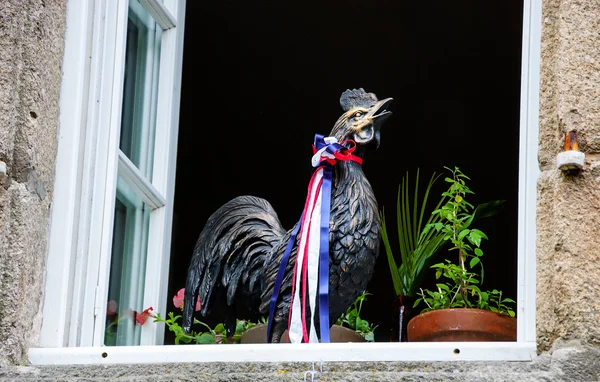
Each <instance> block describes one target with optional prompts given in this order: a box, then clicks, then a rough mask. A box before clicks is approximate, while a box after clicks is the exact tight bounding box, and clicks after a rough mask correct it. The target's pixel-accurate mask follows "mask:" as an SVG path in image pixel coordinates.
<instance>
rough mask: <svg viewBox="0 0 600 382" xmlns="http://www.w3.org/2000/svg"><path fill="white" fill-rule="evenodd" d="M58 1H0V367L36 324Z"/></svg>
mask: <svg viewBox="0 0 600 382" xmlns="http://www.w3.org/2000/svg"><path fill="white" fill-rule="evenodd" d="M66 2H67V1H66V0H2V1H0V365H3V364H7V363H17V364H19V363H21V364H22V363H25V362H26V350H27V348H28V347H29V346H30V345H31V344H35V343H36V335H37V333H39V329H40V325H41V311H42V297H43V285H44V284H43V283H44V268H45V258H46V247H47V242H48V231H49V216H50V207H51V201H52V188H53V184H54V173H55V168H54V166H55V159H56V145H57V130H58V116H59V107H58V101H59V92H60V85H61V77H62V73H61V61H62V57H63V45H64V30H65V27H64V26H65V16H66Z"/></svg>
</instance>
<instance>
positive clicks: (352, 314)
mask: <svg viewBox="0 0 600 382" xmlns="http://www.w3.org/2000/svg"><path fill="white" fill-rule="evenodd" d="M370 295H371V294H370V293H368V292H367V291H364V292H363V293H362V294H361V295H360V296H358V297H357V298H356V300H354V303H353V304H352V305H350V307H348V309H347V310H346V312H345V313H344V314H342V315H341V317H340V318H339V319H338V320H337V321H336V322H335V324H336V325H340V326H345V327H347V328H350V329H352V330H354V331H355V332H357V333H358V334H360V335H361V336H363V338H364V339H365V340H367V341H368V342H374V341H375V333H374V332H375V329H376V328H377V326H373V325H372V324H370V323H369V322H368V321H367V320H364V319H362V318H361V317H360V312H361V310H362V305H363V302H365V301H366V300H367V296H370Z"/></svg>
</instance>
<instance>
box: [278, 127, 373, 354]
mask: <svg viewBox="0 0 600 382" xmlns="http://www.w3.org/2000/svg"><path fill="white" fill-rule="evenodd" d="M346 142H351V143H352V146H351V147H350V148H346V147H344V146H342V144H344V143H346ZM355 149H356V143H355V142H354V141H351V140H348V141H343V142H341V143H338V142H337V139H336V138H335V137H325V136H323V135H321V134H315V140H314V143H313V153H314V155H313V157H312V159H311V164H312V166H313V168H314V171H313V174H312V177H311V179H310V183H309V185H308V195H307V197H306V202H305V204H304V211H303V212H302V216H301V217H300V220H299V222H298V224H296V226H295V228H294V231H293V232H292V235H291V237H290V241H289V242H288V245H287V247H286V250H285V252H284V254H283V256H282V258H281V263H280V265H279V271H278V273H277V277H276V278H275V285H274V290H273V295H272V296H271V301H270V305H269V321H268V326H267V342H270V340H271V325H272V322H273V316H274V313H275V304H276V302H277V298H278V297H279V291H280V289H281V283H282V280H283V275H284V273H285V268H286V266H287V263H288V261H289V257H290V253H291V251H292V247H293V246H294V243H295V242H296V238H297V237H298V236H299V238H300V242H299V245H298V253H297V256H296V263H295V264H294V274H293V278H292V301H291V307H290V314H289V323H288V333H289V337H290V342H292V343H300V342H319V339H318V336H317V333H316V330H315V325H314V312H315V308H316V303H317V300H318V302H319V323H320V332H321V342H330V340H329V215H330V212H331V185H332V177H333V166H334V165H335V164H336V163H337V161H338V160H341V161H348V160H352V161H355V162H357V163H359V164H362V159H361V158H360V157H357V156H356V155H353V154H352V152H353V151H354V150H355ZM307 293H308V295H309V297H308V299H307V296H306V295H307ZM317 293H318V299H317ZM307 300H308V305H309V307H310V312H311V317H310V323H311V325H310V333H309V332H308V329H307V328H308V326H307V323H306V308H307Z"/></svg>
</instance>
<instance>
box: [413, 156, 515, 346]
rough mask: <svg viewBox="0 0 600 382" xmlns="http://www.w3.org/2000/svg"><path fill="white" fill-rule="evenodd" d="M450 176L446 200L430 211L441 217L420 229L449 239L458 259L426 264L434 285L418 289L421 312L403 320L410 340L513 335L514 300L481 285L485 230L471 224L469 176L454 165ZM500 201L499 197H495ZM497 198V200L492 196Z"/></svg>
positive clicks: (503, 338) (510, 337)
mask: <svg viewBox="0 0 600 382" xmlns="http://www.w3.org/2000/svg"><path fill="white" fill-rule="evenodd" d="M446 169H447V170H449V171H450V172H451V174H452V177H451V178H450V177H448V178H446V179H445V180H446V182H448V183H449V184H450V187H449V189H448V191H446V192H444V193H443V194H442V196H445V197H446V199H445V203H444V204H443V205H442V206H441V208H438V209H436V210H435V211H433V214H434V215H437V216H439V217H440V221H438V222H435V223H431V224H428V225H426V226H425V230H424V232H428V231H430V230H435V231H436V232H438V233H442V234H443V240H444V241H445V242H449V243H451V247H450V249H449V250H450V251H451V252H456V254H457V257H456V259H457V262H456V263H453V262H452V261H450V260H445V261H444V262H441V263H437V264H434V265H432V266H431V268H433V269H435V271H436V274H435V276H436V279H438V280H439V279H443V280H444V282H439V283H437V284H436V288H437V289H436V290H421V291H420V292H419V293H417V294H418V295H419V296H420V298H419V299H417V301H416V302H415V304H414V306H415V307H416V306H418V305H419V304H420V303H424V304H425V305H426V307H425V308H424V309H423V310H422V312H421V314H419V315H417V316H415V317H414V318H413V319H412V320H410V322H409V323H408V331H407V334H408V340H409V341H515V340H516V318H515V312H514V310H513V308H512V307H511V306H512V304H514V300H512V299H510V298H506V297H504V296H503V295H502V292H501V291H498V290H496V289H493V290H491V291H485V290H483V289H482V288H481V285H482V283H483V278H484V268H483V263H482V257H483V250H482V249H481V242H482V240H483V239H486V240H487V236H486V235H485V234H484V233H483V232H482V231H481V230H479V229H477V228H473V227H472V226H471V224H472V223H473V221H474V220H475V219H476V217H477V208H474V206H473V205H472V204H470V203H469V202H467V200H466V198H467V197H468V195H470V194H473V191H471V190H470V189H469V187H468V185H467V181H468V180H470V178H469V177H467V176H466V175H465V174H463V173H462V172H461V170H460V169H459V168H458V167H455V168H454V169H450V168H448V167H446ZM499 202H500V201H499ZM495 203H496V204H497V203H498V202H495Z"/></svg>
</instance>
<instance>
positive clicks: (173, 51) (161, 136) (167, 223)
mask: <svg viewBox="0 0 600 382" xmlns="http://www.w3.org/2000/svg"><path fill="white" fill-rule="evenodd" d="M140 3H141V4H142V5H143V6H144V7H145V8H146V10H147V11H148V12H149V13H150V14H151V15H152V16H153V18H154V19H155V20H156V22H157V23H158V25H159V26H160V28H161V29H162V39H161V51H160V67H159V74H158V91H157V100H156V105H157V106H156V107H157V113H156V128H155V139H154V147H153V148H151V149H152V150H154V156H153V164H151V165H152V168H153V170H152V181H151V182H149V181H148V180H147V178H146V177H145V176H143V175H142V173H141V172H140V170H139V169H138V168H137V167H136V166H135V165H133V163H132V162H131V161H130V160H129V159H128V158H127V157H126V156H125V155H123V153H122V152H121V151H120V150H119V132H120V127H121V112H122V111H121V108H122V102H123V81H124V65H125V49H126V45H125V43H126V38H125V36H126V32H127V21H128V10H129V2H128V0H71V1H69V3H68V8H67V31H66V35H65V58H64V60H63V86H62V89H61V97H60V109H61V116H60V120H59V123H60V131H59V138H58V155H57V167H56V169H57V171H56V180H55V183H56V185H55V192H54V200H53V203H52V220H51V226H50V239H49V252H48V260H47V272H46V273H47V276H46V290H45V297H44V310H43V323H42V330H41V333H40V345H41V346H42V347H73V346H78V347H86V346H101V345H102V344H103V342H104V320H105V317H106V315H105V312H106V305H107V298H106V297H107V293H108V279H109V272H110V252H111V247H112V231H113V218H114V207H115V196H116V189H117V187H116V186H117V174H119V176H121V177H122V178H123V179H125V180H126V181H127V183H128V184H129V185H130V186H131V187H132V189H133V190H135V191H136V194H138V195H139V196H140V198H141V199H142V200H143V201H144V203H145V204H146V205H148V206H149V207H150V208H151V209H152V212H151V213H150V225H149V229H150V232H149V235H148V237H149V238H148V252H147V258H146V265H145V267H146V272H145V274H146V277H145V285H144V286H143V288H144V301H143V306H144V307H148V306H152V307H153V308H154V309H155V310H157V311H162V310H164V309H165V308H166V301H167V296H166V294H167V282H168V270H169V258H170V246H171V237H170V236H171V235H170V232H171V225H172V223H171V222H172V216H173V199H174V184H175V166H176V155H177V133H178V124H179V103H180V98H179V97H180V89H181V69H182V68H181V66H182V58H183V30H184V18H185V0H166V1H158V0H140ZM174 15H175V16H174ZM163 338H164V326H161V325H144V326H143V327H142V331H141V344H142V345H150V344H151V345H155V344H161V343H162V339H163Z"/></svg>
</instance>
